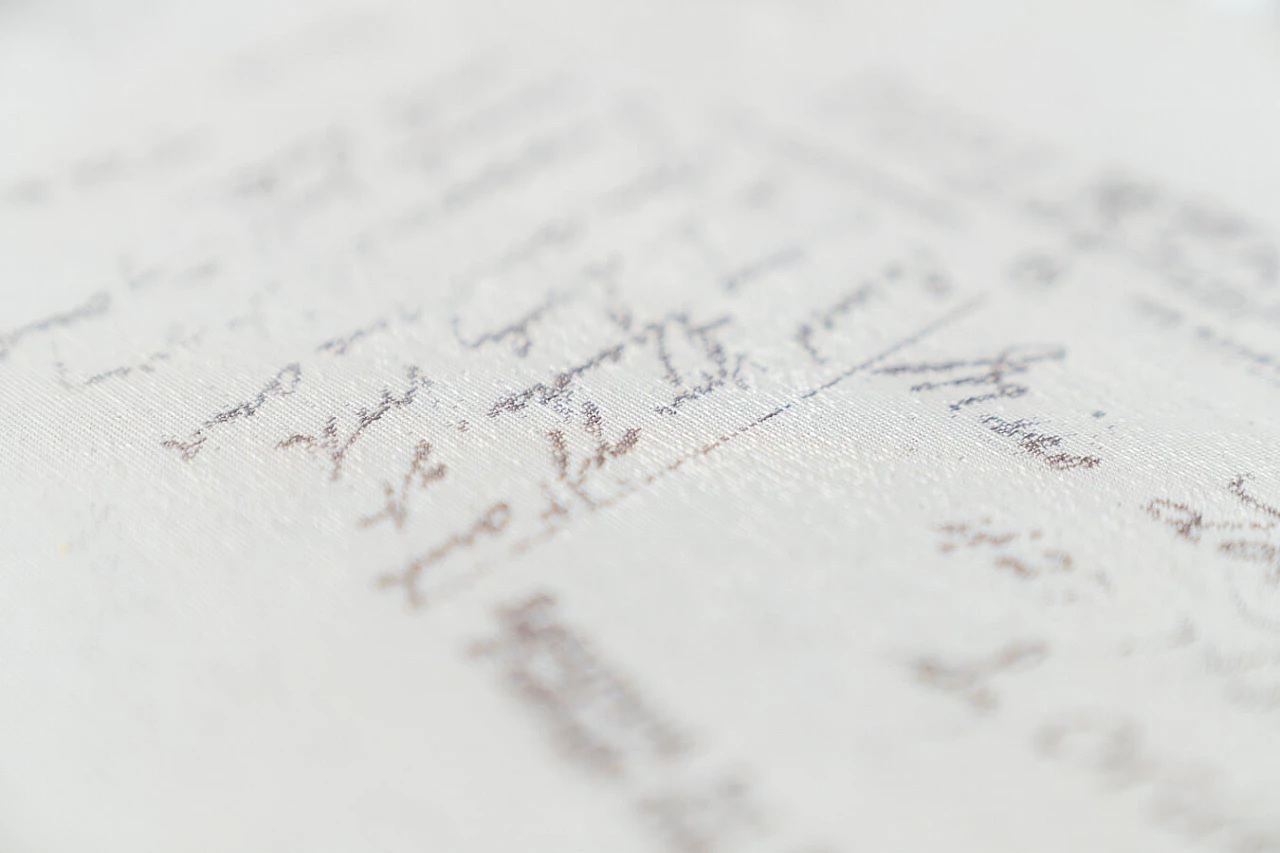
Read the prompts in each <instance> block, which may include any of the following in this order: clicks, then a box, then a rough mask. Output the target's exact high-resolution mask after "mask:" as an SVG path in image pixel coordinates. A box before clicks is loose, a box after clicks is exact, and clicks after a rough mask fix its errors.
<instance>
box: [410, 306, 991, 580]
mask: <svg viewBox="0 0 1280 853" xmlns="http://www.w3.org/2000/svg"><path fill="white" fill-rule="evenodd" d="M985 301H986V295H985V294H984V295H981V296H977V297H975V298H973V299H970V300H968V301H967V302H965V303H963V304H961V305H959V306H957V307H955V308H953V309H951V310H950V311H948V312H947V313H945V314H943V315H942V316H941V317H938V318H937V319H935V320H933V321H932V322H930V323H928V324H926V325H925V326H922V327H921V328H919V329H917V330H916V331H915V332H913V333H911V334H910V335H908V336H906V337H904V338H902V339H901V340H899V341H897V342H896V343H894V344H892V345H891V346H889V347H887V348H885V349H883V350H881V351H880V352H878V353H876V354H875V355H873V356H871V357H870V358H868V359H866V360H865V361H863V362H860V363H858V364H855V365H852V366H850V367H848V368H846V369H845V370H843V371H841V372H840V373H839V374H837V375H836V376H835V377H833V378H831V379H829V380H827V381H826V382H823V383H822V384H821V385H817V386H814V387H813V388H810V389H808V390H806V391H804V392H801V393H800V394H798V395H796V396H795V397H793V398H792V399H791V400H789V401H787V402H785V403H783V404H782V405H780V406H778V407H777V408H775V409H772V410H771V411H769V412H766V413H765V414H763V415H760V416H759V417H757V418H755V419H754V420H752V421H749V422H747V423H745V424H743V425H742V426H740V427H738V428H737V429H735V430H733V431H731V432H729V433H726V434H725V435H722V436H720V437H719V438H717V439H715V440H713V441H710V442H707V443H706V444H703V445H702V446H700V447H698V448H696V449H694V450H692V451H690V452H689V453H686V454H684V455H682V456H679V457H677V458H675V459H673V460H672V461H670V462H668V463H666V464H665V465H663V466H661V467H660V468H658V469H657V470H655V471H653V472H652V473H650V474H649V475H647V476H646V477H644V478H643V479H641V480H639V481H638V482H633V483H631V484H629V485H628V487H627V488H626V489H625V490H624V491H622V492H619V493H618V494H617V495H614V496H613V497H609V498H602V499H599V500H597V501H596V503H595V505H594V506H593V510H600V509H605V508H607V507H611V506H613V505H614V504H617V503H619V502H621V501H622V500H623V499H624V498H626V497H628V496H630V495H632V494H634V493H635V492H637V491H639V490H640V489H641V488H643V487H645V486H649V485H652V484H653V483H655V482H657V481H658V480H660V479H662V478H663V477H665V476H666V475H667V474H670V473H671V472H673V471H676V470H677V469H679V468H681V467H682V466H683V465H684V464H685V463H686V462H691V461H693V460H695V459H699V458H701V457H704V456H707V455H708V454H710V453H712V452H713V451H715V450H718V449H719V448H721V447H724V446H725V445H726V444H728V443H729V442H731V441H733V440H734V439H736V438H739V437H741V436H742V435H745V434H746V433H748V432H750V431H751V430H753V429H755V428H756V427H758V426H760V425H762V424H764V423H767V422H769V421H771V420H773V419H774V418H776V417H778V416H779V415H782V414H784V413H786V412H788V411H790V410H791V409H793V408H796V407H798V406H800V405H801V404H803V403H805V402H806V401H808V400H812V399H813V398H814V397H817V396H818V395H819V394H822V393H824V392H826V391H830V390H831V389H832V388H835V387H836V386H837V385H839V384H840V383H841V382H844V381H845V380H846V379H848V378H849V377H851V376H854V375H856V374H858V373H863V372H866V371H868V370H870V369H871V368H873V367H875V366H876V365H877V364H879V363H880V362H882V361H884V360H885V359H887V358H889V357H890V356H892V355H894V354H895V353H897V352H899V351H901V350H903V349H906V348H907V347H910V346H914V345H915V344H918V343H920V342H921V341H923V340H924V339H925V338H927V337H929V336H930V335H932V334H935V333H937V332H938V331H940V330H941V329H944V328H946V327H947V326H950V325H953V324H955V323H957V322H959V321H960V320H962V319H964V318H965V317H966V316H968V315H969V314H972V313H973V312H974V311H976V310H977V309H978V308H980V307H981V306H982V305H983V303H984V302H985ZM567 526H568V525H559V526H555V527H550V528H548V529H545V530H541V531H539V532H537V533H534V534H531V535H529V536H526V537H524V538H522V539H520V540H518V541H516V542H514V543H512V545H511V547H510V548H509V549H508V551H507V554H508V556H509V557H515V556H519V555H522V554H524V553H525V552H527V551H529V550H531V549H533V548H535V547H537V546H538V545H541V544H543V543H544V542H547V541H549V540H550V539H552V538H553V537H554V536H556V535H557V534H558V533H560V531H562V530H564V529H565V528H566V527H567ZM500 565H501V563H499V562H497V561H494V560H490V561H485V562H482V563H479V564H477V565H476V566H475V567H474V568H473V569H472V570H471V571H469V572H467V573H466V574H465V575H462V576H460V577H456V578H454V579H453V580H451V581H448V582H445V583H443V584H441V585H440V586H439V587H437V588H436V589H435V590H434V591H433V592H432V593H431V598H432V599H433V600H439V599H444V598H449V597H451V596H453V595H456V594H458V593H459V592H463V591H465V590H466V589H468V588H470V587H471V586H473V585H475V584H476V583H477V582H479V581H480V580H481V579H482V578H484V577H485V576H487V575H488V574H490V573H491V572H492V571H493V570H494V569H496V568H498V567H499V566H500Z"/></svg>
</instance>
